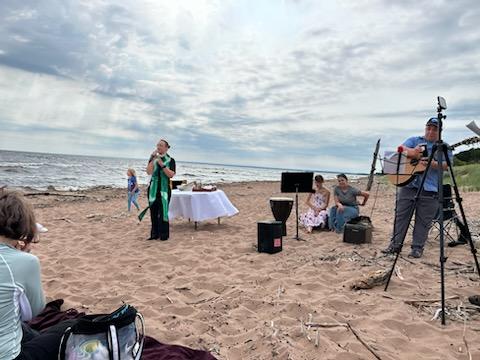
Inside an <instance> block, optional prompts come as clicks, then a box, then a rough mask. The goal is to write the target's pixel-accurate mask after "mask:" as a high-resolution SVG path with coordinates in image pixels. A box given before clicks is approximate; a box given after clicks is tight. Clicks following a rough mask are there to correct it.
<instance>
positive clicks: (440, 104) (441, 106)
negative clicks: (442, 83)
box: [437, 96, 447, 121]
mask: <svg viewBox="0 0 480 360" xmlns="http://www.w3.org/2000/svg"><path fill="white" fill-rule="evenodd" d="M446 109H447V102H446V101H445V98H444V97H442V96H437V118H438V121H442V119H446V118H447V115H443V114H442V111H443V110H446Z"/></svg>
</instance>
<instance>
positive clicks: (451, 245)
mask: <svg viewBox="0 0 480 360" xmlns="http://www.w3.org/2000/svg"><path fill="white" fill-rule="evenodd" d="M466 243H467V242H466V241H465V240H452V241H450V242H449V243H448V244H447V245H448V246H449V247H455V246H458V245H465V244H466Z"/></svg>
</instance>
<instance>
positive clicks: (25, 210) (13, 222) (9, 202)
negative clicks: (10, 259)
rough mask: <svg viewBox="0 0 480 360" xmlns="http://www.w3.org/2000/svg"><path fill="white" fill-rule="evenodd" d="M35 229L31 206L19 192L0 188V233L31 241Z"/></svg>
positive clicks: (14, 238)
mask: <svg viewBox="0 0 480 360" xmlns="http://www.w3.org/2000/svg"><path fill="white" fill-rule="evenodd" d="M36 231H37V227H36V223H35V214H34V213H33V208H32V206H31V205H30V204H29V203H27V202H26V201H25V200H24V199H23V197H22V196H21V195H20V194H18V193H16V192H11V191H5V190H0V235H2V236H5V237H7V238H9V239H12V240H23V241H26V242H31V241H32V240H33V239H34V237H35V234H36Z"/></svg>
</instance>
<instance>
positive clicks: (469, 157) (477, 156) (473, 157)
mask: <svg viewBox="0 0 480 360" xmlns="http://www.w3.org/2000/svg"><path fill="white" fill-rule="evenodd" d="M479 163H480V149H469V150H466V151H462V152H460V153H458V154H455V155H454V156H453V165H458V166H461V165H467V164H479Z"/></svg>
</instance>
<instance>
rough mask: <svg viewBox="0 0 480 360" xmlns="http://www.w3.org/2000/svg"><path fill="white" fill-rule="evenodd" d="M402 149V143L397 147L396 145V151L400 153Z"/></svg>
mask: <svg viewBox="0 0 480 360" xmlns="http://www.w3.org/2000/svg"><path fill="white" fill-rule="evenodd" d="M403 150H404V149H403V146H402V145H400V146H399V147H397V152H398V153H400V154H401V153H403Z"/></svg>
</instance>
